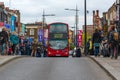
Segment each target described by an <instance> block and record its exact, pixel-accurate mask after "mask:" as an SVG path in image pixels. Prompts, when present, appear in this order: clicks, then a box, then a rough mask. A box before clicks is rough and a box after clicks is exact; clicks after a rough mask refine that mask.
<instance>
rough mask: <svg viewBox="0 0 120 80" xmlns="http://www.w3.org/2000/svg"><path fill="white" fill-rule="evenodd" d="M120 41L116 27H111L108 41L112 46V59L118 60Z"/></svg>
mask: <svg viewBox="0 0 120 80" xmlns="http://www.w3.org/2000/svg"><path fill="white" fill-rule="evenodd" d="M118 40H119V33H118V32H117V31H116V30H115V26H114V25H112V26H111V30H110V32H109V36H108V41H109V44H110V53H111V58H115V59H117V56H118Z"/></svg>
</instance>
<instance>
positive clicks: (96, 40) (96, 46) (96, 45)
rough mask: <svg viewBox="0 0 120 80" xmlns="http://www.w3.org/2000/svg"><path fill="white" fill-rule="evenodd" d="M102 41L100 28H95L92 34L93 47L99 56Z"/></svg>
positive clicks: (95, 53)
mask: <svg viewBox="0 0 120 80" xmlns="http://www.w3.org/2000/svg"><path fill="white" fill-rule="evenodd" d="M100 42H101V36H100V33H99V31H98V28H96V29H95V32H94V33H93V36H92V43H93V48H94V55H95V56H99V46H100Z"/></svg>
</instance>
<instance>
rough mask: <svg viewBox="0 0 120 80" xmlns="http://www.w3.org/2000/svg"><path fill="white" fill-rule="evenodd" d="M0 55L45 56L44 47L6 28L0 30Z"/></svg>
mask: <svg viewBox="0 0 120 80" xmlns="http://www.w3.org/2000/svg"><path fill="white" fill-rule="evenodd" d="M0 55H29V56H36V57H41V56H43V57H46V56H47V51H46V48H45V47H44V46H43V45H42V44H41V43H39V42H37V41H36V40H32V42H31V41H29V40H28V39H27V38H23V37H21V36H20V35H18V34H17V33H16V32H15V31H14V32H12V33H10V32H9V31H8V30H7V29H6V28H3V29H2V31H1V32H0Z"/></svg>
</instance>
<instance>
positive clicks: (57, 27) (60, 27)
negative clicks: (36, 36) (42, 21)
mask: <svg viewBox="0 0 120 80" xmlns="http://www.w3.org/2000/svg"><path fill="white" fill-rule="evenodd" d="M54 32H55V33H56V32H57V33H59V32H65V33H67V26H66V25H65V24H52V25H50V33H54Z"/></svg>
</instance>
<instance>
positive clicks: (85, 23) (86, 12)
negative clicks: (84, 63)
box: [84, 0, 87, 55]
mask: <svg viewBox="0 0 120 80" xmlns="http://www.w3.org/2000/svg"><path fill="white" fill-rule="evenodd" d="M84 8H85V9H84V10H85V11H84V18H85V21H84V22H85V26H84V27H85V43H84V46H85V48H84V53H85V55H87V51H86V48H87V46H86V42H87V36H86V32H87V31H86V25H87V21H86V20H87V17H86V13H87V10H86V0H84Z"/></svg>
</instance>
